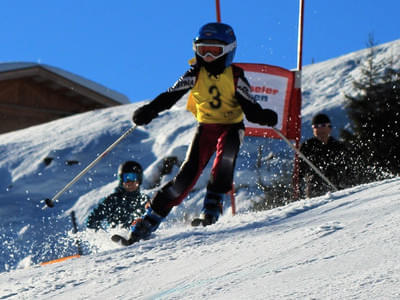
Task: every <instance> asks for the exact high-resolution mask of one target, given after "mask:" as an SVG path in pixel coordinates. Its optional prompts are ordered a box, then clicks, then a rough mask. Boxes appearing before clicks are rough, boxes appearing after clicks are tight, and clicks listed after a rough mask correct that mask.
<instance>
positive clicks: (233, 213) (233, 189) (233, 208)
mask: <svg viewBox="0 0 400 300" xmlns="http://www.w3.org/2000/svg"><path fill="white" fill-rule="evenodd" d="M215 10H216V14H217V22H218V23H221V7H220V5H219V0H215ZM228 193H229V196H230V198H231V209H232V216H234V215H235V214H236V203H235V184H234V183H233V182H232V189H231V190H230V191H229V192H228Z"/></svg>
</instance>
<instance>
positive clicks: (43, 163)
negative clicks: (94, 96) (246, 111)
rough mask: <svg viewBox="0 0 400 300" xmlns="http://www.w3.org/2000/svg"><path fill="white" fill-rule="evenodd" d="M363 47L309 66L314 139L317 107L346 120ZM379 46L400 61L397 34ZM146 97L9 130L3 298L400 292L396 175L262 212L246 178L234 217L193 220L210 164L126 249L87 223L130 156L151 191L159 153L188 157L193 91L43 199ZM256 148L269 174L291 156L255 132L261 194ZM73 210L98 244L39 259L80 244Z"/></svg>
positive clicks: (245, 172) (85, 234)
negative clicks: (204, 224) (191, 223)
mask: <svg viewBox="0 0 400 300" xmlns="http://www.w3.org/2000/svg"><path fill="white" fill-rule="evenodd" d="M367 51H368V50H363V51H359V52H355V53H351V54H348V55H345V56H342V57H339V58H337V59H332V60H329V61H326V62H322V63H319V64H315V65H310V66H306V67H304V69H303V109H302V117H303V125H304V126H303V135H304V137H305V138H307V137H309V136H310V135H311V131H310V130H309V127H310V126H309V124H310V119H311V117H312V115H313V114H314V113H316V112H319V111H321V110H322V111H324V112H327V113H328V114H330V115H331V116H332V121H333V123H334V125H335V129H336V131H335V132H334V133H335V134H337V129H339V128H342V127H343V126H346V124H347V122H348V121H347V117H346V114H345V113H344V111H343V109H344V105H343V104H344V94H351V93H352V85H351V82H352V81H353V78H357V77H358V76H359V73H360V71H359V69H360V64H362V63H363V61H364V59H365V57H366V54H367ZM377 52H378V56H377V58H378V59H379V60H381V59H383V58H385V57H386V58H389V57H394V58H397V59H394V60H393V61H394V62H395V65H394V67H396V68H400V60H399V59H398V58H399V55H400V41H394V42H392V43H388V44H384V45H381V46H379V47H378V48H377ZM140 105H142V103H133V104H128V105H123V106H119V107H114V108H109V109H104V110H98V111H92V112H88V113H84V114H80V115H76V116H72V117H68V118H65V119H61V120H57V121H54V122H51V123H47V124H43V125H39V126H34V127H31V128H28V129H25V130H20V131H16V132H12V133H8V134H2V135H0V204H1V205H0V245H1V248H0V272H3V273H1V274H0V286H1V288H0V299H12V298H15V299H20V298H23V299H26V298H28V299H34V298H38V299H50V298H52V299H54V298H55V297H58V298H65V299H71V298H72V299H73V298H76V299H92V298H96V297H97V296H102V298H104V299H108V298H117V299H137V298H146V297H150V298H168V299H182V298H187V299H198V298H225V297H227V298H229V299H231V298H242V299H243V298H250V297H254V298H256V299H265V298H269V299H274V298H287V299H299V298H320V299H321V298H336V296H338V298H339V297H340V296H341V298H343V297H344V298H361V299H367V298H368V297H367V295H370V293H371V295H372V297H371V298H374V297H373V296H374V295H375V296H376V295H377V296H379V295H381V296H382V295H383V296H387V297H383V298H390V297H392V298H396V296H399V290H398V289H397V288H396V285H398V281H399V276H398V274H399V272H398V270H397V269H396V268H398V267H397V266H398V265H399V264H398V259H397V258H396V255H395V253H397V252H398V250H399V249H398V247H399V239H397V238H396V234H395V231H394V230H395V228H397V227H398V224H399V218H400V211H399V210H398V209H397V206H396V204H397V201H398V200H399V199H398V196H397V195H398V194H399V190H400V188H399V186H400V182H399V179H393V180H389V181H386V182H383V183H374V184H371V185H366V186H361V187H356V188H353V189H352V190H347V191H341V192H338V193H335V194H332V195H327V196H324V197H321V198H317V199H310V200H305V201H299V202H295V203H292V204H290V205H288V206H286V207H282V208H279V209H275V210H271V211H266V212H259V213H251V212H249V210H248V208H249V207H250V206H251V204H252V201H255V200H256V198H257V195H256V194H255V195H252V194H249V193H248V192H245V191H244V189H242V190H239V193H238V195H237V196H236V201H237V207H238V214H237V215H236V216H234V217H232V216H231V214H230V208H229V201H228V202H227V203H226V204H227V205H226V209H225V210H226V211H225V214H224V216H223V218H222V220H221V222H219V223H218V224H217V225H215V226H212V227H210V228H205V229H203V228H196V229H193V228H190V227H188V225H187V223H186V220H187V219H188V218H190V216H191V215H195V214H197V213H198V212H199V210H200V207H201V199H202V197H203V195H204V186H205V184H206V181H207V179H208V174H209V172H208V170H206V171H205V172H204V174H203V176H202V177H201V178H200V180H199V182H198V184H197V185H196V186H195V189H194V192H193V193H191V195H190V197H189V198H188V199H186V200H185V201H184V203H183V204H182V205H181V206H179V207H178V208H176V209H174V210H173V212H172V213H171V214H170V216H169V217H168V219H167V221H166V222H165V223H163V224H162V226H161V228H160V230H158V231H157V233H156V237H155V238H154V239H152V240H150V241H146V242H143V243H140V244H138V245H134V246H132V247H129V248H128V249H120V248H118V246H117V245H115V244H113V243H112V242H110V241H109V236H110V233H104V232H98V233H93V232H90V231H86V230H85V227H84V221H85V219H86V217H87V215H88V213H89V211H90V209H91V208H92V207H93V206H94V205H96V203H97V202H98V201H99V200H100V199H101V198H102V197H104V196H105V195H107V194H108V193H109V192H111V190H112V189H113V188H114V187H115V185H116V171H117V168H118V165H119V164H120V163H121V162H123V161H125V160H128V159H134V160H137V161H139V162H140V163H141V164H142V165H143V167H144V168H145V181H144V185H143V186H144V189H145V192H147V193H149V194H150V195H151V193H152V192H153V191H154V189H153V187H152V183H153V174H154V173H156V170H157V167H158V165H159V163H160V161H161V160H162V159H163V158H164V157H166V156H169V155H174V156H177V157H178V158H179V159H183V158H184V155H185V152H186V149H187V147H188V145H189V143H190V141H191V138H192V135H193V132H194V129H195V126H196V124H195V122H194V120H193V118H192V116H191V114H190V113H189V112H187V111H186V110H185V100H184V99H182V100H181V101H180V102H179V103H178V104H177V105H176V106H175V107H173V108H172V109H171V110H170V111H168V112H165V113H163V114H162V115H161V116H160V117H159V118H157V119H156V120H154V121H153V122H152V123H151V124H150V125H148V126H145V127H139V128H137V129H136V130H135V131H134V132H133V133H132V134H131V135H130V136H129V137H127V138H126V139H125V140H124V141H123V142H122V143H121V144H120V145H118V146H117V147H116V148H115V149H114V150H113V151H112V152H111V153H109V154H108V155H107V156H106V157H105V158H104V159H103V160H101V162H100V163H99V164H98V165H96V166H95V167H94V168H93V169H92V170H91V171H89V172H88V173H87V174H86V175H85V176H84V177H83V178H82V179H80V181H78V182H77V183H76V184H75V185H73V186H72V187H71V189H70V190H68V191H67V192H66V193H65V194H63V195H62V196H61V197H60V198H59V200H60V201H59V202H58V203H56V206H55V207H54V208H52V209H42V207H43V203H41V202H40V201H41V200H43V199H44V198H50V197H52V196H53V195H54V194H56V193H57V192H58V191H59V190H60V189H62V188H63V187H64V186H65V185H66V184H67V183H68V182H69V181H70V180H71V179H72V178H73V177H74V176H75V175H76V174H78V173H79V172H80V171H81V170H82V169H83V168H84V167H86V166H87V165H88V164H89V163H90V162H91V161H93V160H94V159H95V158H96V156H97V155H99V154H100V153H101V152H103V151H104V149H106V147H107V146H108V145H110V144H111V143H112V142H114V141H115V140H116V139H117V138H118V137H119V136H121V135H122V134H123V133H124V132H125V131H126V130H127V129H129V128H130V127H131V126H132V123H131V121H130V119H131V115H132V112H133V111H134V110H135V108H136V107H138V106H140ZM260 145H262V146H263V147H264V148H263V149H264V154H265V156H267V155H268V151H273V152H274V153H275V154H276V153H277V154H278V155H276V156H275V158H274V159H272V160H268V161H266V162H265V164H264V167H265V168H264V169H263V172H264V173H263V176H264V175H265V177H264V178H266V180H268V178H270V177H269V175H271V173H273V171H274V166H275V165H277V164H279V163H281V160H282V157H284V158H291V157H292V154H293V153H292V152H291V150H290V149H288V147H287V146H286V145H285V144H284V143H279V142H276V141H270V140H263V139H259V138H249V137H247V138H246V139H245V143H244V145H243V146H242V148H241V151H240V155H239V158H238V163H237V173H236V176H235V185H236V186H249V187H250V188H249V190H250V191H252V192H254V191H256V187H255V182H256V177H257V176H258V175H257V174H256V172H255V171H254V169H255V159H256V156H257V152H258V148H259V146H260ZM208 168H209V167H208ZM174 171H175V172H176V169H175V170H174ZM170 176H173V174H172V175H170ZM166 180H168V178H164V179H163V181H164V182H165V181H166ZM71 211H75V213H76V215H77V219H78V225H79V229H80V231H81V232H80V234H79V237H80V239H81V242H82V244H83V246H84V248H85V251H86V253H90V254H89V255H87V256H84V257H82V258H80V259H76V260H70V261H67V262H63V263H60V264H56V265H51V266H46V267H38V266H37V263H39V262H42V261H46V260H49V259H54V258H58V257H62V256H66V255H71V254H74V253H75V251H76V246H75V244H74V239H75V238H76V237H75V236H73V235H72V234H71V222H70V215H69V214H70V212H71ZM396 225H397V226H396ZM117 231H118V230H117ZM381 245H382V249H380V246H381ZM379 251H381V252H379ZM379 253H382V255H380V254H379ZM83 266H84V267H83ZM16 268H17V269H23V270H15V269H16Z"/></svg>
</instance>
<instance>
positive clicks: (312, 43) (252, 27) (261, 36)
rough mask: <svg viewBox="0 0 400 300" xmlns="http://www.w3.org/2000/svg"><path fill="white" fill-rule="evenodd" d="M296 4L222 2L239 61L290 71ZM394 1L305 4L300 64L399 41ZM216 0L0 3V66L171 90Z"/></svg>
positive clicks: (151, 91) (128, 87) (153, 91)
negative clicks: (48, 68) (32, 65)
mask: <svg viewBox="0 0 400 300" xmlns="http://www.w3.org/2000/svg"><path fill="white" fill-rule="evenodd" d="M298 3H299V1H298V0H279V1H278V0H274V1H270V0H248V1H243V0H220V5H221V19H222V22H225V23H228V24H230V25H231V26H232V27H233V28H234V30H235V32H236V36H237V40H238V49H237V52H236V57H235V61H236V62H253V63H265V64H271V65H277V66H280V67H283V68H287V69H293V68H295V67H296V64H297V62H296V59H297V57H296V55H297V54H296V51H297V30H298V29H297V27H298V9H299V4H298ZM399 11H400V1H398V0H381V1H376V0H346V1H345V0H336V1H325V0H305V16H304V17H305V22H304V44H303V65H308V64H311V63H312V62H313V61H314V62H320V61H324V60H327V59H330V58H335V57H338V56H341V55H344V54H347V53H350V52H353V51H356V50H360V49H363V48H365V47H366V43H367V41H368V35H369V34H370V33H372V34H373V35H374V38H375V40H376V42H377V43H378V44H381V43H385V42H389V41H393V40H396V39H399V38H400V30H399V28H400V18H399V17H398V12H399ZM213 21H216V12H215V0H203V1H186V0H180V1H178V0H171V1H166V0H154V1H152V0H147V1H134V0H130V1H128V0H118V1H106V0H92V1H89V0H79V1H78V0H57V1H54V0H36V1H33V0H32V1H30V0H29V1H28V0H2V1H0V33H1V51H0V62H15V61H24V62H40V63H43V64H48V65H52V66H55V67H59V68H61V69H64V70H67V71H70V72H72V73H75V74H78V75H80V76H83V77H85V78H87V79H90V80H93V81H95V82H98V83H100V84H103V85H105V86H106V87H108V88H111V89H114V90H116V91H118V92H121V93H123V94H125V95H126V96H127V97H128V98H129V99H130V100H131V101H132V102H136V101H142V100H146V99H152V98H153V97H155V96H157V94H158V93H160V92H162V91H164V90H165V89H167V88H168V87H169V86H170V85H172V84H173V83H174V82H175V81H176V79H178V77H179V76H180V75H181V74H183V73H184V71H185V70H186V69H187V67H188V64H187V61H188V60H189V59H190V58H191V57H192V56H193V52H192V39H193V38H194V36H195V35H196V33H197V31H198V29H199V27H200V26H201V25H203V24H204V23H207V22H213Z"/></svg>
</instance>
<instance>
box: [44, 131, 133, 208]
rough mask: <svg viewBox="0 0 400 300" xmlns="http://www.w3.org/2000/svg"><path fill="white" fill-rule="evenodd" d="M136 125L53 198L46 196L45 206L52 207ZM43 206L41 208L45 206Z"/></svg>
mask: <svg viewBox="0 0 400 300" xmlns="http://www.w3.org/2000/svg"><path fill="white" fill-rule="evenodd" d="M136 127H137V125H135V126H133V127H131V128H130V129H128V130H127V131H126V132H125V133H124V134H123V135H121V136H120V137H119V138H118V139H117V140H116V141H115V142H114V143H112V144H111V145H110V146H109V147H108V148H107V149H106V150H104V152H103V153H101V154H100V155H99V156H98V157H97V158H96V159H95V160H94V161H92V162H91V163H90V164H89V165H88V166H87V167H86V168H85V169H83V170H82V171H81V172H80V173H79V174H78V175H76V176H75V177H74V179H72V180H71V181H70V182H69V183H68V184H67V185H66V186H65V187H64V188H63V189H62V190H61V191H59V192H58V193H57V194H55V195H54V196H53V198H51V199H49V198H46V199H45V200H44V202H45V203H46V206H47V207H53V206H54V203H55V202H57V201H58V200H57V199H58V197H60V196H61V195H62V194H63V193H64V192H65V191H66V190H67V189H69V188H70V187H71V186H72V185H73V184H74V183H75V182H77V181H78V180H79V179H80V178H81V177H82V176H83V175H85V174H86V173H87V172H88V171H89V170H90V169H91V168H93V167H94V166H95V165H96V164H97V163H98V162H99V161H100V160H101V159H102V158H103V157H104V156H106V155H107V153H108V152H110V151H111V150H112V149H114V147H115V146H117V145H118V144H119V143H120V142H121V141H122V140H123V139H124V138H126V137H127V136H128V135H129V134H130V133H132V132H133V131H134V130H135V129H136ZM46 206H44V207H43V209H45V208H46Z"/></svg>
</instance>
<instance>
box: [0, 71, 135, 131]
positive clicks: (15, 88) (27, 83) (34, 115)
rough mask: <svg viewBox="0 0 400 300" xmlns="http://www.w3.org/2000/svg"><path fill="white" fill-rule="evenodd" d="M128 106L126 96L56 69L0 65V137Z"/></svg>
mask: <svg viewBox="0 0 400 300" xmlns="http://www.w3.org/2000/svg"><path fill="white" fill-rule="evenodd" d="M127 103H130V101H129V99H128V98H127V97H126V96H124V95H122V94H120V93H118V92H115V91H112V90H110V89H108V88H106V87H104V86H102V85H100V84H97V83H95V82H93V81H90V80H88V79H85V78H82V77H80V76H78V75H75V74H72V73H70V72H67V71H64V70H61V69H59V68H55V67H52V66H49V65H43V64H36V63H0V134H1V133H5V132H10V131H14V130H17V129H22V128H26V127H29V126H32V125H37V124H41V123H45V122H49V121H52V120H55V119H59V118H63V117H66V116H71V115H74V114H77V113H82V112H86V111H90V110H94V109H99V108H105V107H110V106H116V105H121V104H127Z"/></svg>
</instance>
